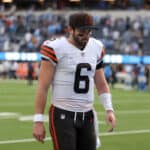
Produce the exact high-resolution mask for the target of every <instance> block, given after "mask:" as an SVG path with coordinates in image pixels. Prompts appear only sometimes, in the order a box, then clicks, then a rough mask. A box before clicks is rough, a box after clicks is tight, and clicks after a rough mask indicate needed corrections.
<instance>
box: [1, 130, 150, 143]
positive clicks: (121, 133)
mask: <svg viewBox="0 0 150 150" xmlns="http://www.w3.org/2000/svg"><path fill="white" fill-rule="evenodd" d="M143 133H150V129H148V130H146V129H145V130H129V131H120V132H112V133H108V132H105V133H101V134H100V136H113V135H129V134H143ZM47 140H51V138H50V137H47V138H45V141H47ZM35 141H36V140H35V139H34V138H30V139H18V140H6V141H0V144H16V143H27V142H35Z"/></svg>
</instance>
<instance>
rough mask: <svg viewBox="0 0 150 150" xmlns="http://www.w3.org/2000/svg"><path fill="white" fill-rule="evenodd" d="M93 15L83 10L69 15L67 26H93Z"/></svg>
mask: <svg viewBox="0 0 150 150" xmlns="http://www.w3.org/2000/svg"><path fill="white" fill-rule="evenodd" d="M93 24H94V23H93V17H92V16H91V15H90V14H88V13H84V12H80V13H75V14H72V15H70V17H69V26H70V27H72V28H73V29H75V28H93Z"/></svg>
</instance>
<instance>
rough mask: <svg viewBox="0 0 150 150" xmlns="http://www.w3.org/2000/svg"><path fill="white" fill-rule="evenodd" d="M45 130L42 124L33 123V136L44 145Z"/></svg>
mask: <svg viewBox="0 0 150 150" xmlns="http://www.w3.org/2000/svg"><path fill="white" fill-rule="evenodd" d="M45 134H46V132H45V128H44V124H43V122H35V123H34V125H33V136H34V137H35V139H36V140H37V141H39V142H42V143H44V138H45Z"/></svg>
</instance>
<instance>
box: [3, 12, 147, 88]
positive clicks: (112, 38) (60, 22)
mask: <svg viewBox="0 0 150 150" xmlns="http://www.w3.org/2000/svg"><path fill="white" fill-rule="evenodd" d="M67 19H68V17H67V16H64V15H62V14H59V15H58V14H57V15H56V14H52V13H43V14H40V15H37V14H35V13H34V12H33V11H32V10H30V11H28V12H27V13H25V14H23V15H21V14H20V15H15V14H9V15H8V14H7V15H5V14H3V13H1V14H0V52H39V50H40V45H41V44H42V42H43V41H44V40H45V39H51V38H52V37H56V36H61V35H65V34H66V30H67V29H66V26H67ZM94 20H95V24H96V26H98V27H99V30H98V31H96V32H93V34H94V36H95V37H96V38H97V39H100V40H102V41H103V43H104V45H105V47H106V53H107V54H129V55H132V54H133V55H140V56H141V55H147V54H150V51H149V47H150V42H149V41H150V16H149V17H144V16H136V17H135V18H130V16H128V17H126V18H124V17H119V18H113V17H112V16H111V15H106V16H94ZM33 65H34V67H35V66H39V65H37V64H36V65H35V64H33ZM27 66H28V64H27V63H26V65H25V66H24V68H25V69H24V70H25V71H24V73H21V74H22V76H20V78H24V77H26V76H27ZM137 67H138V66H136V67H135V66H134V67H133V66H132V67H131V66H130V67H129V65H127V66H126V65H123V69H122V70H121V71H120V69H119V68H120V67H118V68H117V69H115V74H116V76H117V79H119V78H122V77H123V78H124V79H123V81H124V83H127V82H126V81H131V82H130V83H131V85H133V83H134V82H135V81H137V71H135V68H137ZM18 68H23V65H22V64H21V66H20V63H16V62H7V61H5V62H1V63H0V72H1V73H0V75H1V76H5V75H6V74H7V75H6V76H7V77H10V78H16V77H17V76H19V73H20V72H19V71H18ZM35 68H36V69H35V70H36V73H34V76H36V77H35V78H37V75H38V73H37V72H38V69H37V67H35ZM128 68H130V69H128ZM14 70H15V71H14ZM129 70H130V71H129ZM145 70H148V71H146V72H150V69H149V66H144V72H145ZM14 72H15V73H16V72H19V73H16V74H14ZM123 72H126V76H125V77H124V76H122V74H121V73H123ZM129 72H130V73H129ZM17 74H18V75H17ZM111 74H112V73H111ZM147 74H148V75H146V74H145V73H144V78H145V79H143V81H145V83H146V84H148V81H149V78H150V77H149V76H150V75H149V74H150V73H147ZM128 75H129V76H128ZM131 75H132V76H131ZM128 77H130V78H132V79H130V80H129V78H128ZM146 77H147V79H146ZM121 81H122V80H121ZM143 89H145V87H144V88H143Z"/></svg>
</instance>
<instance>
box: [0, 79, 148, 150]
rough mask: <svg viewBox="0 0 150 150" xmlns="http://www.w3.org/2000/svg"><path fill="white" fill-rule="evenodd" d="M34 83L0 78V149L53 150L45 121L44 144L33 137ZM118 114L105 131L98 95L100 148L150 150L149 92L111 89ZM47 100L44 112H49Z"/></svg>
mask: <svg viewBox="0 0 150 150" xmlns="http://www.w3.org/2000/svg"><path fill="white" fill-rule="evenodd" d="M35 90H36V83H34V85H33V86H28V85H27V83H26V81H19V80H18V81H15V80H12V81H10V80H0V150H10V149H11V150H41V149H42V150H53V148H52V142H51V140H50V136H49V132H48V123H47V122H45V125H46V130H47V137H48V138H47V140H46V141H45V143H44V144H41V143H38V142H36V141H35V140H34V139H33V137H32V121H31V120H32V115H33V113H34V95H35ZM111 91H112V95H113V103H114V108H115V113H116V117H117V127H116V129H115V130H114V132H112V133H107V129H108V127H107V125H106V124H105V113H104V110H103V108H102V107H101V105H100V104H99V101H98V100H97V96H96V97H95V99H96V100H95V108H96V110H97V112H98V118H99V122H100V124H99V127H100V137H101V143H102V147H101V148H100V150H149V149H150V142H149V140H150V93H148V92H137V91H127V90H126V91H125V90H121V89H111ZM49 104H50V100H49V99H48V101H47V108H46V110H45V114H47V113H48V106H49Z"/></svg>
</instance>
